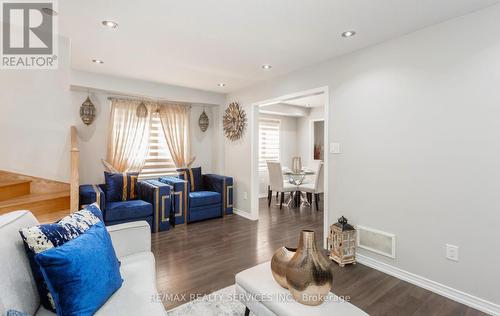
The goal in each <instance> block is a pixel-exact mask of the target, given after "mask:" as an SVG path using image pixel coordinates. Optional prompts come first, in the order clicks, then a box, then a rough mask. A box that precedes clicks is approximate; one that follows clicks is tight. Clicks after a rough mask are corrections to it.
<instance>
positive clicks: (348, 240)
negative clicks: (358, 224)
mask: <svg viewBox="0 0 500 316" xmlns="http://www.w3.org/2000/svg"><path fill="white" fill-rule="evenodd" d="M327 243H328V250H329V251H330V259H332V260H333V261H335V262H337V263H338V264H339V265H340V266H341V267H343V266H345V265H346V264H350V263H352V264H356V230H355V229H354V227H352V226H351V225H349V224H347V218H345V217H344V216H342V217H341V218H339V219H338V222H337V223H335V224H333V225H332V226H330V232H329V234H328V240H327Z"/></svg>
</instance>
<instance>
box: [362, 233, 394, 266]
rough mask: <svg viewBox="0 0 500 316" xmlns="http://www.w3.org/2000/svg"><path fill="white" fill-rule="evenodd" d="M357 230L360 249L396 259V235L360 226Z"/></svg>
mask: <svg viewBox="0 0 500 316" xmlns="http://www.w3.org/2000/svg"><path fill="white" fill-rule="evenodd" d="M356 229H357V231H358V247H359V248H362V249H366V250H369V251H372V252H375V253H378V254H381V255H384V256H387V257H390V258H396V235H394V234H389V233H386V232H383V231H380V230H376V229H373V228H368V227H364V226H359V225H358V226H357V227H356Z"/></svg>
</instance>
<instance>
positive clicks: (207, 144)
mask: <svg viewBox="0 0 500 316" xmlns="http://www.w3.org/2000/svg"><path fill="white" fill-rule="evenodd" d="M72 85H73V87H74V88H73V90H74V91H73V92H72V105H73V107H74V108H75V109H78V108H79V106H80V105H81V103H82V102H83V101H84V100H85V98H86V97H87V92H86V91H85V89H84V88H83V87H88V88H89V89H90V91H91V96H90V97H91V100H92V102H93V103H94V105H95V107H96V110H97V115H96V120H95V121H94V123H93V124H91V125H90V126H86V125H84V124H83V123H82V122H81V120H80V119H79V113H78V112H77V111H75V112H74V115H75V116H76V117H75V119H76V120H77V121H78V125H77V128H78V136H79V140H80V144H79V145H80V182H81V183H102V182H103V181H104V176H103V172H104V168H103V166H102V163H101V159H102V158H106V147H107V134H108V122H109V116H110V110H111V103H110V101H109V100H108V97H109V96H112V95H117V94H125V95H131V96H135V95H142V96H155V97H158V98H166V99H168V100H172V101H184V102H193V106H192V108H191V129H190V130H191V146H192V154H193V155H194V156H196V161H195V163H194V165H195V166H201V167H202V170H203V172H204V173H219V172H220V171H221V169H222V168H221V165H220V160H221V159H220V157H222V155H223V152H222V144H221V141H220V140H221V137H222V136H221V132H220V131H221V128H220V113H219V110H220V105H221V104H223V103H224V102H225V99H224V96H223V95H222V94H217V93H211V92H205V91H200V90H194V89H187V88H183V87H173V86H167V85H163V84H156V83H151V82H145V81H140V80H133V79H124V78H118V77H113V76H106V75H99V74H93V73H87V72H81V71H73V73H72ZM176 88H178V89H176ZM110 91H111V92H110ZM201 103H206V105H202V104H201ZM214 104H217V105H214ZM203 109H205V112H206V113H207V115H208V117H209V120H210V125H209V128H208V130H207V131H206V132H202V131H201V130H200V128H199V127H198V118H199V117H200V114H201V113H202V111H203Z"/></svg>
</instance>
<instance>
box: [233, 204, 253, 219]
mask: <svg viewBox="0 0 500 316" xmlns="http://www.w3.org/2000/svg"><path fill="white" fill-rule="evenodd" d="M233 213H234V214H236V215H238V216H241V217H244V218H246V219H249V220H251V221H256V220H259V219H258V218H255V217H253V216H252V214H249V213H248V212H245V211H242V210H239V209H237V208H234V207H233Z"/></svg>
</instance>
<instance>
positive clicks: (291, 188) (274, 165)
mask: <svg viewBox="0 0 500 316" xmlns="http://www.w3.org/2000/svg"><path fill="white" fill-rule="evenodd" d="M267 172H268V173H269V187H268V192H267V202H268V206H271V200H272V197H273V191H276V192H280V193H281V199H280V209H281V208H282V207H283V202H284V201H285V192H295V191H298V186H296V185H293V184H291V183H289V182H285V181H284V180H283V169H282V168H281V163H280V162H276V161H268V162H267Z"/></svg>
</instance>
